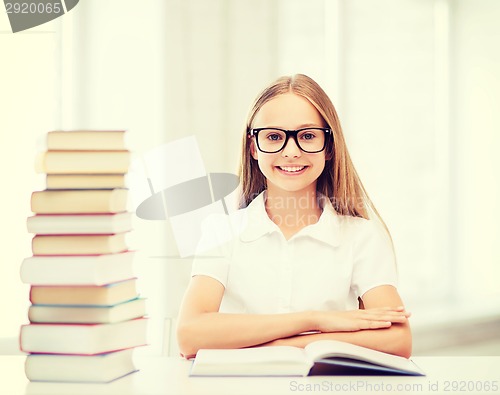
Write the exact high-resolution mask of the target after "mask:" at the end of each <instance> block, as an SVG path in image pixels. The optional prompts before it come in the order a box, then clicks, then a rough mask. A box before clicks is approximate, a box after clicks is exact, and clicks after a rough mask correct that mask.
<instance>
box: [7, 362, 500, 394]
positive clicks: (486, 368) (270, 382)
mask: <svg viewBox="0 0 500 395" xmlns="http://www.w3.org/2000/svg"><path fill="white" fill-rule="evenodd" d="M412 359H413V360H414V361H415V363H416V364H418V365H419V366H420V367H421V368H422V369H423V370H424V371H425V372H426V373H427V376H426V377H396V376H392V377H388V376H316V377H249V378H243V377H188V372H189V369H190V366H191V362H189V361H185V360H182V359H180V358H169V357H137V358H136V359H135V362H136V366H137V367H138V368H139V369H140V371H139V372H137V373H134V374H132V375H130V376H127V377H124V378H122V379H119V380H117V381H115V382H113V383H110V384H62V383H30V382H29V381H28V380H27V379H26V377H25V375H24V360H25V357H24V356H0V378H1V383H0V394H1V395H21V394H33V395H35V394H37V395H42V394H43V395H63V394H64V395H69V394H71V395H79V394H82V395H89V394H103V395H108V394H113V395H114V394H120V395H127V394H130V395H135V394H140V395H153V394H155V395H158V394H172V395H183V394H187V395H190V394H203V395H210V394H214V395H224V394H231V395H238V394H249V395H250V394H251V395H257V394H272V395H274V394H310V393H316V394H317V393H325V394H335V393H337V394H338V393H355V394H376V393H380V394H386V393H391V394H412V393H415V394H417V393H418V394H500V356H499V357H415V358H412Z"/></svg>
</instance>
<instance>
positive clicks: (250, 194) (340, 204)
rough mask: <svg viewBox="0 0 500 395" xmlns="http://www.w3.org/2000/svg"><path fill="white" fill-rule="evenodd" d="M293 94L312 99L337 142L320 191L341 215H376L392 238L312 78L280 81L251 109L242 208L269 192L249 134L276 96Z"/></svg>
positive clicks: (319, 184)
mask: <svg viewBox="0 0 500 395" xmlns="http://www.w3.org/2000/svg"><path fill="white" fill-rule="evenodd" d="M289 92H292V93H294V94H296V95H299V96H302V97H304V98H305V99H307V100H309V102H310V103H311V104H312V105H313V106H314V107H315V108H316V110H318V112H319V113H320V114H321V116H322V117H323V120H324V122H325V126H326V127H328V128H330V129H331V130H332V134H333V143H332V139H330V140H329V143H328V145H327V147H326V152H325V157H326V162H325V168H324V170H323V172H322V173H321V175H320V176H319V178H318V180H317V186H316V189H317V191H318V192H320V193H321V194H323V195H325V196H327V197H328V198H329V199H330V201H331V202H332V205H333V207H334V209H335V211H336V212H337V213H338V214H341V215H349V216H353V217H362V218H365V219H369V218H370V217H371V215H370V214H371V213H373V214H374V215H375V217H376V218H377V219H378V220H379V221H380V222H381V223H382V225H383V226H384V228H385V229H386V231H387V233H388V234H389V237H390V233H389V230H388V229H387V226H386V225H385V223H384V221H383V220H382V218H381V216H380V214H379V213H378V211H377V209H376V208H375V206H374V205H373V203H372V201H371V200H370V198H369V197H368V194H367V193H366V190H365V188H364V187H363V184H362V183H361V180H360V178H359V176H358V173H357V172H356V169H355V168H354V165H353V163H352V161H351V157H350V156H349V152H348V151H347V147H346V144H345V140H344V136H343V134H342V127H341V126H340V121H339V118H338V115H337V112H336V111H335V107H334V105H333V103H332V102H331V100H330V98H329V97H328V95H327V94H326V93H325V91H324V90H323V89H322V88H321V87H320V86H319V85H318V84H317V83H316V82H315V81H314V80H313V79H312V78H310V77H308V76H306V75H304V74H296V75H293V76H284V77H281V78H278V79H277V80H276V81H274V82H273V83H272V84H271V85H269V86H268V87H267V88H265V89H264V90H263V91H262V92H261V93H260V95H259V96H258V97H257V99H256V100H255V102H254V103H253V105H252V107H251V109H250V112H249V114H248V118H247V123H246V130H245V133H244V134H243V144H242V154H241V162H240V169H239V177H240V182H241V190H240V201H239V207H240V208H244V207H246V206H248V204H250V202H251V201H252V200H253V199H254V198H255V197H256V196H257V195H258V194H259V193H261V192H262V191H263V190H265V189H266V178H265V177H264V175H263V174H262V173H261V171H260V169H259V166H258V163H257V161H256V160H255V159H254V158H253V157H252V155H251V153H250V144H251V139H250V138H248V135H247V134H248V132H249V131H250V129H252V124H253V121H254V118H255V116H256V114H257V113H258V112H259V110H260V109H261V108H262V106H263V105H264V104H265V103H267V102H268V101H270V100H271V99H273V98H274V97H276V96H279V95H282V94H285V93H289Z"/></svg>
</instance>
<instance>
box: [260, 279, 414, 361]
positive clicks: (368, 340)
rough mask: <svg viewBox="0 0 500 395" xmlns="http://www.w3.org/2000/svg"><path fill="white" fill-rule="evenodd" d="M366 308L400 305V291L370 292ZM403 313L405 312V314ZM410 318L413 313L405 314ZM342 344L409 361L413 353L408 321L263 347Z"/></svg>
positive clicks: (382, 289) (301, 337)
mask: <svg viewBox="0 0 500 395" xmlns="http://www.w3.org/2000/svg"><path fill="white" fill-rule="evenodd" d="M362 302H363V305H364V308H366V309H373V308H377V307H379V306H387V305H400V306H402V302H401V298H400V297H399V295H398V292H397V290H396V289H395V288H394V287H391V286H380V287H376V288H373V289H372V290H370V291H368V292H366V294H365V295H363V299H362ZM401 311H403V310H401ZM405 316H406V317H408V316H409V313H405ZM328 339H330V340H340V341H344V342H348V343H352V344H357V345H359V346H363V347H368V348H371V349H374V350H378V351H383V352H386V353H389V354H394V355H399V356H402V357H405V358H409V357H410V356H411V352H412V337H411V330H410V325H409V322H408V320H407V319H404V320H401V321H400V322H393V323H392V324H391V326H390V327H388V328H379V329H378V330H360V331H355V332H322V333H315V334H309V335H297V336H291V337H288V338H282V339H277V340H274V341H272V342H269V343H267V344H263V346H283V345H289V346H295V347H305V346H307V345H308V344H309V343H312V342H314V341H317V340H328Z"/></svg>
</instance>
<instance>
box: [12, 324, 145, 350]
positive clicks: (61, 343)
mask: <svg viewBox="0 0 500 395" xmlns="http://www.w3.org/2000/svg"><path fill="white" fill-rule="evenodd" d="M146 323H147V319H145V318H138V319H135V320H129V321H123V322H118V323H112V324H38V323H37V324H28V325H23V326H22V327H21V333H20V339H19V340H20V348H21V351H24V352H29V353H43V354H80V355H95V354H102V353H105V352H111V351H118V350H123V349H126V348H132V347H138V346H143V345H146V343H147V341H146Z"/></svg>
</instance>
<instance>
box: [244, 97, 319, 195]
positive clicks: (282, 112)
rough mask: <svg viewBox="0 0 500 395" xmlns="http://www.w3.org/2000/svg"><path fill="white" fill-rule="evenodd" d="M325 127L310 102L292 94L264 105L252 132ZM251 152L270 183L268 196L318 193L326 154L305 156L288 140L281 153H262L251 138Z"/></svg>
mask: <svg viewBox="0 0 500 395" xmlns="http://www.w3.org/2000/svg"><path fill="white" fill-rule="evenodd" d="M325 126H326V125H325V122H324V121H323V118H322V117H321V115H320V114H319V112H318V111H317V110H316V108H315V107H314V106H313V105H312V104H311V102H309V101H308V100H307V99H305V98H304V97H302V96H299V95H296V94H294V93H291V92H290V93H285V94H282V95H279V96H276V97H275V98H273V99H271V100H269V101H268V102H267V103H265V104H264V105H263V106H262V107H261V109H260V110H259V112H258V113H257V114H256V115H255V118H254V122H253V125H252V127H253V128H263V127H275V128H282V129H286V130H296V129H300V128H304V127H325ZM250 150H251V154H252V157H253V158H254V159H255V160H257V161H258V164H259V169H260V171H261V172H262V174H264V176H265V177H266V179H267V189H268V192H269V193H275V192H279V191H286V192H304V193H305V192H314V191H315V190H316V181H317V179H318V177H319V176H320V175H321V173H322V172H323V169H324V167H325V151H321V152H318V153H314V154H310V153H306V152H303V151H301V150H300V148H299V147H298V146H297V144H296V143H295V141H294V139H293V138H290V139H289V140H288V142H287V144H286V146H285V148H283V150H282V151H280V152H277V153H275V154H268V153H264V152H261V151H259V150H258V148H257V145H256V143H255V138H252V144H251V146H250Z"/></svg>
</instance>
